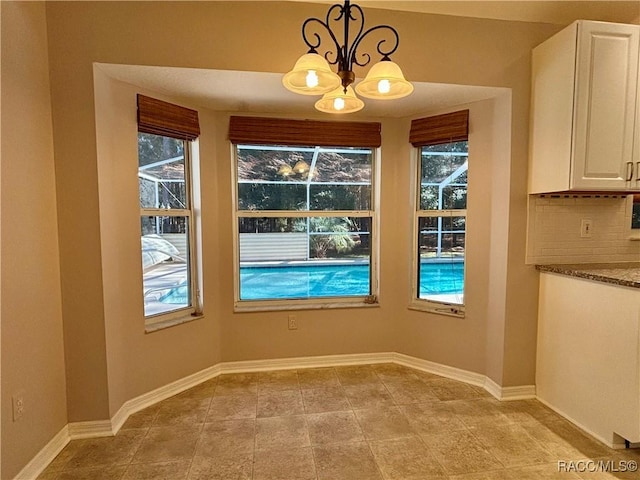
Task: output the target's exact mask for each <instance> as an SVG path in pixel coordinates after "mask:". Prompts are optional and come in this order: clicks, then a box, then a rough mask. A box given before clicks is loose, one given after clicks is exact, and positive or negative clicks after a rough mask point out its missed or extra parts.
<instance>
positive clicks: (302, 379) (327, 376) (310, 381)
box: [298, 368, 340, 390]
mask: <svg viewBox="0 0 640 480" xmlns="http://www.w3.org/2000/svg"><path fill="white" fill-rule="evenodd" d="M298 383H299V384H300V388H301V389H303V390H306V389H317V388H328V387H339V386H340V382H339V381H338V375H337V374H336V371H335V370H334V369H333V368H305V369H300V370H298Z"/></svg>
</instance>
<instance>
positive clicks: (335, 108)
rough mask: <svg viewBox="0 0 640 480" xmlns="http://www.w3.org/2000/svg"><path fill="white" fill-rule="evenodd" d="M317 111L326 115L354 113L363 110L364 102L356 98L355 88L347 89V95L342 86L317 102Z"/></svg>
mask: <svg viewBox="0 0 640 480" xmlns="http://www.w3.org/2000/svg"><path fill="white" fill-rule="evenodd" d="M315 106H316V110H320V111H321V112H324V113H353V112H357V111H359V110H362V108H363V107H364V102H363V101H362V100H360V99H359V98H358V97H356V94H355V92H354V91H353V88H351V87H347V93H345V92H344V87H343V86H342V85H341V86H339V87H338V88H336V89H335V90H334V91H332V92H329V93H326V94H325V95H324V96H323V97H322V98H321V99H320V100H318V101H317V102H316V105H315Z"/></svg>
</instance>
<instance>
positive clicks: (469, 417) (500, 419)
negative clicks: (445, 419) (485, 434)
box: [448, 398, 513, 427]
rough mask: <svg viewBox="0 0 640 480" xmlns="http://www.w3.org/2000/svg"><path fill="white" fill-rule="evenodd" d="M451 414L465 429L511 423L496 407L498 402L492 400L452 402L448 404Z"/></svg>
mask: <svg viewBox="0 0 640 480" xmlns="http://www.w3.org/2000/svg"><path fill="white" fill-rule="evenodd" d="M448 403H449V405H450V406H451V408H452V409H453V412H454V413H455V414H456V415H457V416H458V418H459V419H460V420H461V421H462V423H464V424H465V425H466V426H467V427H484V426H495V425H508V424H511V423H513V421H512V420H511V419H509V417H507V416H506V415H504V414H503V413H502V412H501V411H500V408H499V407H498V404H499V401H498V400H495V399H493V398H475V399H471V400H453V401H450V402H448Z"/></svg>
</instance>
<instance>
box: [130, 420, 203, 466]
mask: <svg viewBox="0 0 640 480" xmlns="http://www.w3.org/2000/svg"><path fill="white" fill-rule="evenodd" d="M201 428H202V426H201V425H197V426H196V425H186V426H185V425H179V426H171V427H151V428H150V429H149V432H148V433H147V436H146V437H145V439H144V441H143V442H142V445H140V448H139V449H138V451H137V452H136V454H135V456H134V457H133V460H132V463H159V462H172V461H181V460H188V459H190V458H191V457H192V456H193V454H194V452H195V449H196V443H197V441H198V438H199V437H200V430H201Z"/></svg>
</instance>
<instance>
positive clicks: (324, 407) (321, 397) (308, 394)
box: [302, 387, 351, 413]
mask: <svg viewBox="0 0 640 480" xmlns="http://www.w3.org/2000/svg"><path fill="white" fill-rule="evenodd" d="M302 400H303V402H304V410H305V412H306V413H322V412H333V411H339V410H350V409H351V405H350V404H349V400H347V396H346V395H345V393H344V389H343V388H342V387H321V388H314V389H310V390H302Z"/></svg>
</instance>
